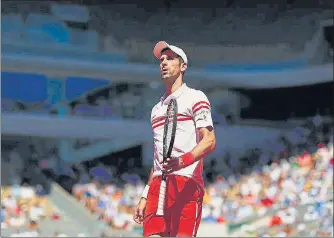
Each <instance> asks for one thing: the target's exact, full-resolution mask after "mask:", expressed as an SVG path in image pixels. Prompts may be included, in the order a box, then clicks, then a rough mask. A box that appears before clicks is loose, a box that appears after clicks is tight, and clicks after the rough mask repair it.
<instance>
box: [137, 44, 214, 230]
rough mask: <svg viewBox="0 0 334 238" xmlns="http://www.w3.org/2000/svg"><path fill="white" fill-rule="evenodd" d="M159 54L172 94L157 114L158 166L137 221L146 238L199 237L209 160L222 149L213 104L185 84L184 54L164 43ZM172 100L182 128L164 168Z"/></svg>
mask: <svg viewBox="0 0 334 238" xmlns="http://www.w3.org/2000/svg"><path fill="white" fill-rule="evenodd" d="M153 54H154V55H155V56H156V57H157V58H158V59H159V61H160V74H161V78H162V80H163V82H164V84H165V87H166V93H165V94H164V96H163V97H162V98H161V100H160V101H159V102H158V103H157V104H156V105H155V106H154V107H153V109H152V113H151V124H152V129H153V133H154V164H153V168H152V170H151V173H150V176H149V181H148V183H147V185H146V187H145V189H144V191H143V193H142V198H141V200H140V201H139V203H138V205H137V207H136V209H135V212H134V220H135V221H136V222H137V223H139V224H143V230H144V234H143V235H144V236H156V237H166V236H171V237H179V236H190V237H191V236H193V237H195V236H196V233H197V230H198V227H199V224H200V221H201V213H202V202H203V196H204V180H203V176H202V173H203V158H205V157H206V156H207V155H208V154H210V153H211V152H212V151H213V150H214V149H215V146H216V137H215V133H214V129H213V123H212V118H211V108H210V103H209V101H208V98H207V97H206V95H205V94H204V93H203V92H202V91H199V90H195V89H192V88H190V87H188V86H187V85H186V84H185V83H184V82H183V77H184V74H185V72H186V70H187V65H188V59H187V56H186V54H185V53H184V51H183V50H182V49H180V48H179V47H176V46H173V45H169V44H167V43H166V42H165V41H160V42H158V43H157V44H156V46H155V47H154V50H153ZM171 98H175V99H176V101H177V104H178V114H177V128H176V134H175V141H174V147H173V150H172V156H171V158H168V159H167V162H165V163H162V160H163V131H164V121H165V116H164V115H165V113H166V110H167V105H168V102H169V100H170V99H171ZM163 171H164V172H166V173H167V192H166V198H165V201H166V202H165V209H164V215H163V216H162V217H161V216H157V215H156V212H157V208H158V198H159V189H160V183H161V178H162V172H163Z"/></svg>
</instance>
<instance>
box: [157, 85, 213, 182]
mask: <svg viewBox="0 0 334 238" xmlns="http://www.w3.org/2000/svg"><path fill="white" fill-rule="evenodd" d="M172 98H175V99H176V101H177V105H178V114H177V127H176V134H175V141H174V147H173V150H172V154H171V158H178V157H180V156H181V155H183V154H185V153H187V152H190V151H191V150H192V149H193V148H194V147H195V146H196V145H197V143H198V142H199V139H200V138H199V133H198V129H199V128H203V127H212V128H213V122H212V117H211V106H210V103H209V100H208V98H207V97H206V95H205V94H204V93H203V92H202V91H200V90H195V89H192V88H189V87H187V85H186V84H185V83H184V84H183V85H182V86H181V87H180V88H179V89H177V90H176V91H175V92H174V93H172V94H171V95H169V96H168V97H166V98H164V97H162V98H161V101H160V102H159V103H157V104H156V105H155V106H154V107H153V109H152V113H151V124H152V129H153V134H154V166H153V176H158V175H161V174H162V171H161V165H160V163H159V162H161V161H162V160H163V133H164V122H165V118H166V116H165V114H166V111H167V106H168V103H169V100H170V99H172ZM202 173H203V160H199V161H197V162H195V163H193V164H192V165H190V166H188V167H186V168H183V169H181V170H179V171H175V172H173V173H172V174H175V175H181V176H185V177H192V178H194V179H196V180H198V179H199V180H202Z"/></svg>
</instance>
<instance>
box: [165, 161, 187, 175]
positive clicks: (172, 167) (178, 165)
mask: <svg viewBox="0 0 334 238" xmlns="http://www.w3.org/2000/svg"><path fill="white" fill-rule="evenodd" d="M161 164H162V170H163V171H164V172H166V173H168V174H169V173H173V172H175V171H178V170H180V169H182V168H183V167H184V163H183V160H182V158H168V159H167V160H166V162H165V163H163V162H161Z"/></svg>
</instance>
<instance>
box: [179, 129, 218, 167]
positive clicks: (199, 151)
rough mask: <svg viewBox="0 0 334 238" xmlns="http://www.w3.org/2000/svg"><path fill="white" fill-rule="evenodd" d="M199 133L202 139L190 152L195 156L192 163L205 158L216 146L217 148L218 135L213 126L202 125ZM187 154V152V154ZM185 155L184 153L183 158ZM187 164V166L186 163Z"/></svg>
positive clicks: (191, 155)
mask: <svg viewBox="0 0 334 238" xmlns="http://www.w3.org/2000/svg"><path fill="white" fill-rule="evenodd" d="M198 130H199V135H200V141H199V143H198V144H197V145H196V146H195V148H194V149H192V150H191V151H190V152H189V153H190V155H189V156H190V157H193V158H192V160H193V162H192V161H190V162H192V163H194V162H196V161H198V160H200V159H203V158H205V157H206V156H208V155H209V154H210V153H212V152H213V151H214V150H215V148H216V135H215V131H214V129H213V127H212V126H208V127H202V128H199V129H198ZM185 155H186V154H185ZM185 155H183V156H182V157H183V160H186V159H184V157H185ZM183 162H184V163H186V161H183ZM185 166H187V165H186V164H185Z"/></svg>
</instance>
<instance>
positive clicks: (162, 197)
mask: <svg viewBox="0 0 334 238" xmlns="http://www.w3.org/2000/svg"><path fill="white" fill-rule="evenodd" d="M165 198H166V180H161V184H160V192H159V200H158V210H157V213H156V214H157V215H158V216H163V215H164V207H165Z"/></svg>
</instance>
